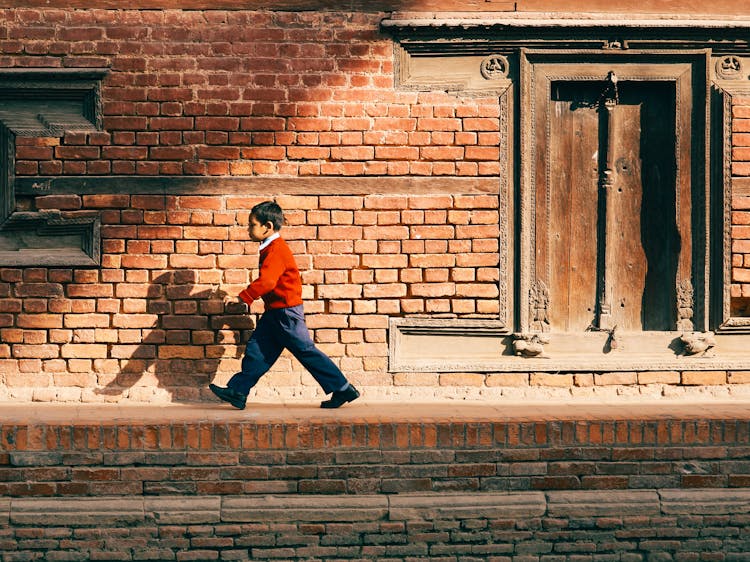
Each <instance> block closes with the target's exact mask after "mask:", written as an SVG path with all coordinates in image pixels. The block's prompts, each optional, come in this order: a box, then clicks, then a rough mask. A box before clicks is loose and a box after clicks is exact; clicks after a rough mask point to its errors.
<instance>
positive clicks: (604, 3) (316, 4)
mask: <svg viewBox="0 0 750 562" xmlns="http://www.w3.org/2000/svg"><path fill="white" fill-rule="evenodd" d="M22 7H32V8H75V9H81V8H84V9H85V8H98V9H118V10H121V9H123V8H124V6H123V2H122V0H0V8H22ZM127 8H128V9H160V8H162V9H186V10H279V11H284V10H287V11H308V10H332V11H363V12H390V11H409V12H498V11H502V12H513V11H518V12H603V13H620V14H632V13H650V14H686V13H692V14H706V15H713V16H715V15H722V14H723V15H750V4H748V3H747V2H746V0H715V1H714V2H711V4H710V9H708V8H707V4H706V2H704V1H703V0H650V1H649V2H643V1H641V0H623V1H622V2H612V1H611V0H518V1H515V2H514V1H511V0H372V1H370V0H349V1H346V2H337V1H335V0H276V1H274V0H130V2H128V3H127Z"/></svg>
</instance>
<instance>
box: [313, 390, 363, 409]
mask: <svg viewBox="0 0 750 562" xmlns="http://www.w3.org/2000/svg"><path fill="white" fill-rule="evenodd" d="M357 398H359V390H357V389H356V388H354V386H352V385H351V384H350V385H349V386H347V387H346V388H345V389H344V390H337V391H335V392H334V393H333V394H332V395H331V399H330V400H326V401H324V402H321V403H320V407H321V408H339V407H341V406H343V405H344V404H346V403H347V402H353V401H354V400H356V399H357Z"/></svg>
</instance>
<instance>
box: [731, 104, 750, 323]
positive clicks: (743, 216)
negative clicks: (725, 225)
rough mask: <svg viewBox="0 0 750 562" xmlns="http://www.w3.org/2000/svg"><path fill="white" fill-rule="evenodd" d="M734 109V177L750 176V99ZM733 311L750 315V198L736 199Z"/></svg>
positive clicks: (733, 246)
mask: <svg viewBox="0 0 750 562" xmlns="http://www.w3.org/2000/svg"><path fill="white" fill-rule="evenodd" d="M733 101H734V105H733V107H732V175H733V176H735V177H742V178H746V177H748V176H750V98H747V97H740V98H734V100H733ZM732 281H733V285H732V297H733V302H732V308H733V311H734V312H735V313H736V314H737V315H738V316H747V315H749V314H750V195H746V194H742V195H733V197H732Z"/></svg>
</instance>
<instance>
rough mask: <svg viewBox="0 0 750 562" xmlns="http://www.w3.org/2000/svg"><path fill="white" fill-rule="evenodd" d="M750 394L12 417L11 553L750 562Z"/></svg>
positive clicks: (7, 467) (0, 488)
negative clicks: (595, 409) (609, 412)
mask: <svg viewBox="0 0 750 562" xmlns="http://www.w3.org/2000/svg"><path fill="white" fill-rule="evenodd" d="M352 412H355V410H352ZM738 412H740V414H739V416H738V417H737V419H730V418H721V419H697V418H698V417H699V416H701V415H704V414H701V413H700V412H697V413H696V415H695V416H690V417H689V418H687V417H684V416H683V417H678V416H670V415H664V416H659V417H658V419H585V413H584V414H582V415H581V419H578V420H575V419H574V420H571V421H536V422H534V421H528V422H522V421H495V420H493V419H491V417H490V416H487V415H485V416H482V415H480V414H477V417H476V418H467V417H465V418H462V419H454V420H451V419H450V416H451V412H450V409H449V408H447V409H444V410H443V411H442V413H438V409H437V408H436V410H435V415H434V416H433V417H432V418H430V419H427V418H425V419H420V421H410V420H415V419H419V417H418V414H412V417H409V418H407V419H396V418H388V417H387V416H385V415H383V416H381V417H379V418H376V417H373V418H372V419H370V418H367V417H362V418H358V417H356V416H352V417H348V416H345V415H344V416H342V417H340V418H336V419H334V418H327V419H314V418H312V419H308V420H300V421H289V420H288V419H287V420H284V419H283V416H279V417H278V418H276V417H274V418H268V417H266V418H265V419H263V420H252V419H247V418H242V419H240V420H238V421H222V420H210V419H203V420H201V421H188V422H185V421H179V420H176V421H172V422H170V421H164V422H138V421H133V420H134V418H133V417H132V416H131V417H130V418H128V419H127V420H125V419H122V420H121V421H118V420H117V416H116V415H113V416H111V417H108V418H107V420H106V421H102V422H96V423H93V422H82V421H76V420H72V421H71V422H66V423H48V424H45V423H42V422H39V423H33V422H26V421H24V422H23V423H21V422H6V423H5V425H2V426H1V427H0V560H2V561H3V562H6V561H16V560H17V561H21V560H23V561H27V560H247V559H252V560H265V559H284V560H306V561H319V560H320V561H323V560H325V561H327V560H394V561H395V560H399V561H409V562H419V561H421V560H438V561H445V562H458V561H460V562H475V561H477V562H478V561H486V560H489V561H493V562H610V561H611V562H615V561H617V562H659V561H662V560H663V561H700V560H719V561H723V562H727V561H740V560H742V561H746V560H750V538H748V537H750V420H749V419H747V416H744V415H742V413H741V410H737V409H735V410H734V413H735V414H737V413H738ZM231 413H232V412H230V414H231ZM344 413H346V412H344ZM30 415H33V412H31V413H30ZM220 415H221V414H220ZM727 415H728V416H731V415H733V414H727ZM164 417H165V418H166V417H169V412H168V411H165V413H164ZM454 417H455V416H454ZM541 417H542V416H540V418H541ZM7 419H11V418H7ZM89 419H91V417H89Z"/></svg>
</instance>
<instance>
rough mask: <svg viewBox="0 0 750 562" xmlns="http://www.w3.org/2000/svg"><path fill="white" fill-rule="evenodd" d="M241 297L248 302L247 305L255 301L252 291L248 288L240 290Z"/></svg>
mask: <svg viewBox="0 0 750 562" xmlns="http://www.w3.org/2000/svg"><path fill="white" fill-rule="evenodd" d="M240 298H241V299H242V300H243V301H245V302H246V303H247V306H250V305H251V304H253V301H254V300H255V299H254V298H253V297H251V296H250V291H248V290H247V289H242V290H241V291H240Z"/></svg>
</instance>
